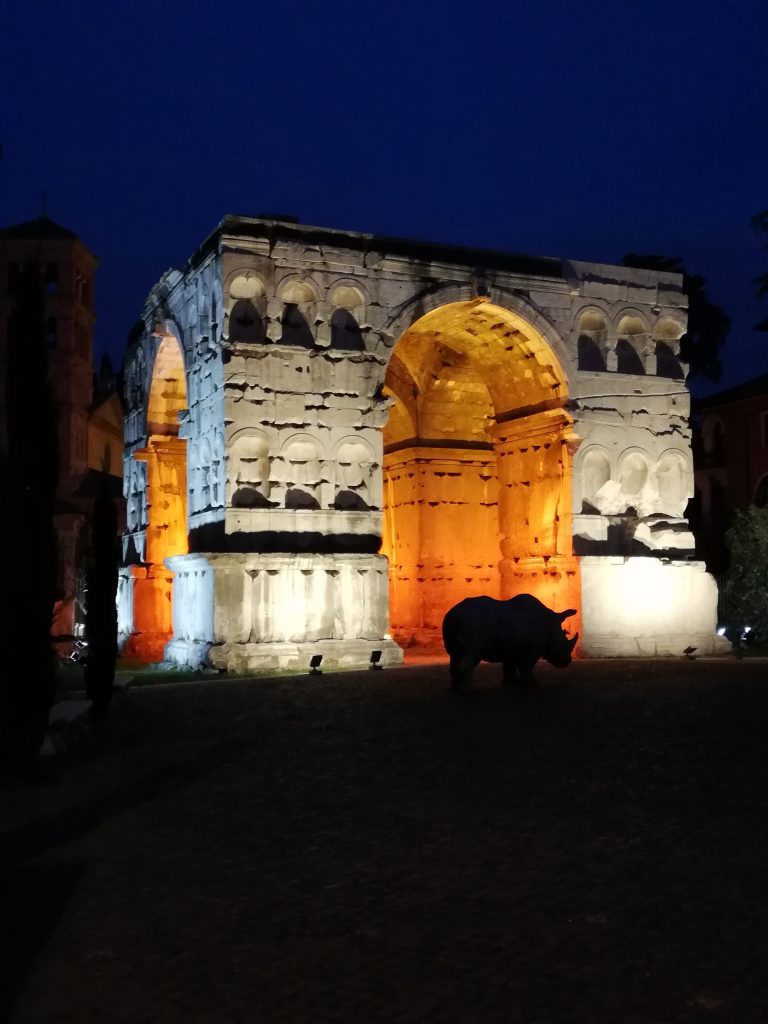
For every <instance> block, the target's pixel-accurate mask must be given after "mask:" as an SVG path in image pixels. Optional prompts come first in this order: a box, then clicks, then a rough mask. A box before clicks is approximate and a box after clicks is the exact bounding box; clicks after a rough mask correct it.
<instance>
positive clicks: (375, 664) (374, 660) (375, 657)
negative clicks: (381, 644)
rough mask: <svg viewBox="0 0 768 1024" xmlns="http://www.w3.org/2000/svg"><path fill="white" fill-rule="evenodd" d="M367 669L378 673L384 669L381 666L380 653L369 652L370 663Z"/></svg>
mask: <svg viewBox="0 0 768 1024" xmlns="http://www.w3.org/2000/svg"><path fill="white" fill-rule="evenodd" d="M368 668H370V669H378V670H379V671H381V669H383V668H384V666H383V665H382V664H381V651H371V663H370V665H369V666H368Z"/></svg>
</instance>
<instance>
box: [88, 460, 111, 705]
mask: <svg viewBox="0 0 768 1024" xmlns="http://www.w3.org/2000/svg"><path fill="white" fill-rule="evenodd" d="M118 564H119V559H118V554H117V510H116V508H115V503H114V501H113V500H112V498H111V496H110V493H109V466H108V465H106V460H105V465H104V466H103V467H102V473H101V480H100V482H99V494H98V496H97V498H96V501H95V503H94V507H93V518H92V521H91V550H90V558H89V564H88V573H87V591H86V611H85V635H86V639H87V640H88V657H87V659H86V662H85V688H86V694H87V696H88V699H89V700H91V701H92V702H93V703H92V710H91V714H92V717H93V718H94V719H96V720H99V719H101V718H103V717H104V715H105V714H106V713H107V711H108V709H109V705H110V703H111V701H112V693H113V689H114V683H115V661H116V659H117V606H116V597H117V575H118Z"/></svg>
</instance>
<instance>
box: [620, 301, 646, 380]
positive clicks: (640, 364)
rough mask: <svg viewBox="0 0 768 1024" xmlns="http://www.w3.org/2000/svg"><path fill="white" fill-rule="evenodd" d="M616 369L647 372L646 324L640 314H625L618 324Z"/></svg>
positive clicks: (627, 371)
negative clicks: (645, 356) (645, 358)
mask: <svg viewBox="0 0 768 1024" xmlns="http://www.w3.org/2000/svg"><path fill="white" fill-rule="evenodd" d="M616 334H617V336H618V341H617V342H616V360H617V363H616V370H617V372H618V373H630V374H635V375H637V374H644V373H645V360H644V355H645V343H646V326H645V323H644V321H643V320H642V318H641V317H640V316H635V315H632V314H625V315H624V316H622V317H620V318H619V320H618V323H617V325H616Z"/></svg>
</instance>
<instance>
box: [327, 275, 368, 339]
mask: <svg viewBox="0 0 768 1024" xmlns="http://www.w3.org/2000/svg"><path fill="white" fill-rule="evenodd" d="M331 304H332V306H333V312H332V313H331V346H332V347H333V348H335V349H339V350H340V351H342V352H363V351H365V342H364V339H363V332H362V330H361V326H360V325H361V319H360V318H361V316H362V314H363V311H364V308H365V297H364V296H363V293H362V292H361V291H360V289H359V288H356V287H354V286H353V285H348V284H343V285H339V286H338V287H336V288H334V289H333V291H332V292H331Z"/></svg>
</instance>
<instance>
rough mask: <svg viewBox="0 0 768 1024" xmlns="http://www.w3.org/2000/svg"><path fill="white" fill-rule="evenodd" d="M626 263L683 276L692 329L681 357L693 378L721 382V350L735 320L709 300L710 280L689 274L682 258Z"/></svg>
mask: <svg viewBox="0 0 768 1024" xmlns="http://www.w3.org/2000/svg"><path fill="white" fill-rule="evenodd" d="M623 263H624V266H625V267H637V268H639V269H641V270H659V271H664V272H666V273H670V274H682V275H683V291H684V292H685V294H686V296H687V298H688V330H687V332H686V333H685V334H684V335H683V337H682V338H681V339H680V355H681V358H682V359H683V360H684V361H685V362H686V363H688V364H689V366H690V371H689V374H688V376H689V377H693V378H701V379H703V380H710V381H713V382H715V383H716V382H717V381H719V380H720V376H721V374H722V371H723V367H722V363H721V361H720V350H721V349H722V347H723V345H724V344H725V342H726V339H727V337H728V332H729V331H730V329H731V318H730V317H729V316H728V314H727V313H725V312H724V311H723V310H722V309H721V308H720V306H716V305H715V304H714V303H713V302H710V301H709V297H708V295H707V282H706V279H705V278H704V277H702V276H701V274H689V273H688V271H687V270H686V269H685V267H684V266H683V262H682V260H681V259H680V257H679V256H654V255H636V254H635V253H629V254H628V255H626V256H625V257H624V260H623Z"/></svg>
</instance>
